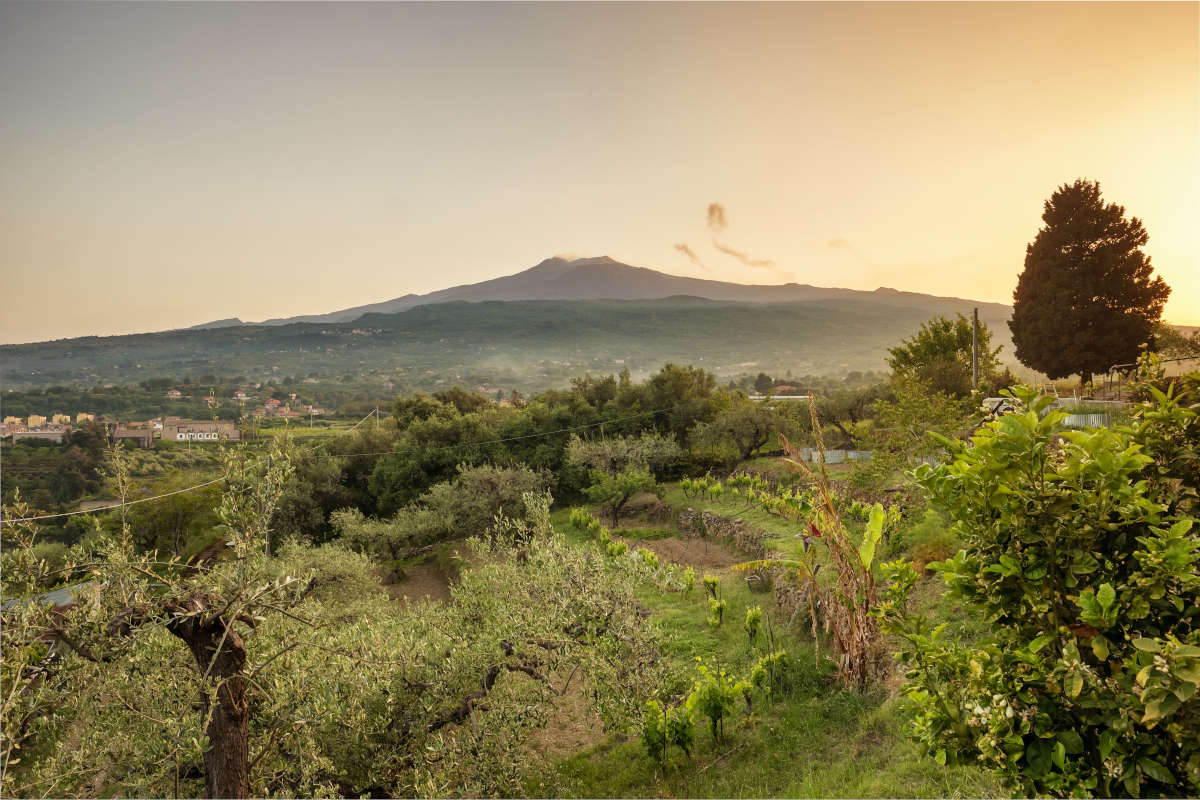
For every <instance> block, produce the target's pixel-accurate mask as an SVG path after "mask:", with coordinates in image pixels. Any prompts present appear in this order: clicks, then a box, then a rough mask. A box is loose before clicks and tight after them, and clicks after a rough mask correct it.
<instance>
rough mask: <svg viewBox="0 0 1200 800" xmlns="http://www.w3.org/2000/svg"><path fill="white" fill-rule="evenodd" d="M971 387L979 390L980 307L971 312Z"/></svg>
mask: <svg viewBox="0 0 1200 800" xmlns="http://www.w3.org/2000/svg"><path fill="white" fill-rule="evenodd" d="M971 388H972V389H973V390H974V391H976V392H978V391H979V309H978V308H976V309H975V310H974V311H972V312H971Z"/></svg>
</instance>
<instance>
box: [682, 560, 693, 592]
mask: <svg viewBox="0 0 1200 800" xmlns="http://www.w3.org/2000/svg"><path fill="white" fill-rule="evenodd" d="M695 588H696V570H695V569H693V568H692V567H690V566H689V567H688V568H687V569H685V570H684V571H683V593H684V595H685V596H687V597H691V595H692V590H693V589H695Z"/></svg>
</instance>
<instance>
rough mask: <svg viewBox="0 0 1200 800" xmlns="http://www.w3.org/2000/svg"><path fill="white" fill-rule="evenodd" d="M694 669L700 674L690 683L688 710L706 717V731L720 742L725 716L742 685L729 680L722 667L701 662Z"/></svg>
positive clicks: (714, 739) (731, 710) (723, 732)
mask: <svg viewBox="0 0 1200 800" xmlns="http://www.w3.org/2000/svg"><path fill="white" fill-rule="evenodd" d="M696 669H697V671H698V672H699V673H700V675H699V677H698V678H696V681H695V683H694V684H692V691H691V694H689V695H688V698H687V701H686V704H687V707H688V709H689V710H690V711H692V712H695V713H699V714H700V715H701V716H704V717H707V718H708V732H709V733H710V734H712V738H713V741H714V742H720V741H721V740H722V739H723V738H724V735H725V718H726V717H728V716H730V715H731V714H732V713H733V707H734V705H735V704H736V702H737V700H738V698H739V697H741V696H742V687H741V686H740V685H735V684H734V683H733V682H732V681H730V679H729V677H728V676H727V675H726V674H725V670H723V669H720V668H715V667H714V668H709V667H708V666H707V665H705V664H703V663H701V664H700V665H699V666H697V668H696Z"/></svg>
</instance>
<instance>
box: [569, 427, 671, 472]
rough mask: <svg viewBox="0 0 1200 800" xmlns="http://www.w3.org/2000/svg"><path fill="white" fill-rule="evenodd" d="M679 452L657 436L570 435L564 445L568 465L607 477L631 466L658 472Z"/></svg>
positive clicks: (661, 437) (667, 439)
mask: <svg viewBox="0 0 1200 800" xmlns="http://www.w3.org/2000/svg"><path fill="white" fill-rule="evenodd" d="M681 452H682V451H680V449H679V445H678V444H676V443H675V440H674V439H669V438H667V437H665V436H662V435H661V434H658V433H643V434H642V435H641V436H636V437H635V436H614V437H612V438H609V439H595V440H584V439H580V438H579V436H577V435H575V434H572V435H571V439H570V441H569V442H568V443H567V461H568V463H571V464H577V465H580V466H584V467H588V468H590V469H592V470H601V471H604V472H608V473H609V474H610V475H616V474H618V473H619V472H622V471H624V470H626V469H628V468H630V467H636V468H641V469H642V470H644V471H648V472H650V473H658V472H659V471H660V470H661V469H662V468H663V467H664V466H665V465H666V464H668V463H669V462H671V461H673V460H674V459H677V458H679V456H680V454H681Z"/></svg>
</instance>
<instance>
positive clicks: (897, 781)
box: [527, 485, 1005, 797]
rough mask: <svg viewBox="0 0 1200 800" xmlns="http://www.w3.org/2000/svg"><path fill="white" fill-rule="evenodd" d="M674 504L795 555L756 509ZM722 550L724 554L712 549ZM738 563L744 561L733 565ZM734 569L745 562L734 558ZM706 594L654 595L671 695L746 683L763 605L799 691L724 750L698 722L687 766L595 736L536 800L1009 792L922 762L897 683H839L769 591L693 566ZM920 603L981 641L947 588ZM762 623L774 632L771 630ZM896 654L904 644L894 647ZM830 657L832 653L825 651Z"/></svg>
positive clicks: (757, 713) (673, 752) (620, 738)
mask: <svg viewBox="0 0 1200 800" xmlns="http://www.w3.org/2000/svg"><path fill="white" fill-rule="evenodd" d="M665 488H666V492H665V494H664V499H665V501H666V502H667V503H668V504H670V505H671V506H672V507H673V508H674V509H676V510H678V509H681V508H686V507H692V508H695V509H696V510H711V511H713V512H715V513H719V514H722V515H726V516H732V515H733V514H735V513H738V512H739V511H742V513H741V517H740V518H741V519H742V520H744V521H745V522H746V523H747V524H749V525H754V526H758V527H760V528H761V529H762V530H763V531H765V532H766V533H767V534H768V536H769V542H770V546H771V547H772V548H774V549H779V550H784V549H785V548H788V547H794V546H795V545H794V544H792V543H793V542H794V541H795V539H794V536H793V534H794V533H795V530H794V529H793V528H792V526H791V525H790V523H787V522H785V521H784V520H781V519H779V518H776V517H773V516H771V515H768V514H766V513H765V512H762V511H761V510H758V509H757V508H755V509H751V510H745V504H744V503H743V502H741V501H736V500H737V499H736V498H734V499H733V500H734V501H736V502H733V501H726V502H718V503H710V502H708V501H707V500H701V499H699V498H684V497H683V495H682V492H681V491H680V490H679V488H678V486H676V485H671V486H667V487H665ZM553 521H554V523H555V527H556V528H557V529H558V530H560V531H564V532H567V535H568V536H569V537H571V538H572V539H573V540H575V541H576V542H577V543H578V544H579V546H583V547H595V546H596V544H595V543H594V542H592V541H589V540H588V539H586V538H585V537H584V535H582V534H579V533H577V532H575V531H573V530H572V529H571V528H570V524H569V522H568V520H567V511H566V510H561V511H557V512H555V514H554V516H553ZM634 525H635V526H634V527H629V528H625V527H622V528H621V529H620V530H619V531H614V534H615V535H619V536H620V537H621V538H623V539H626V540H628V541H629V543H630V546H631V547H633V546H635V543H636V544H639V545H640V543H642V542H649V543H654V542H663V541H665V540H666V537H669V536H674V535H678V534H677V531H675V530H674V529H673V526H672V525H670V524H665V525H664V524H663V523H661V522H656V523H653V525H648V526H647V527H645V528H639V527H636V523H634ZM719 546H721V545H720V544H717V543H714V544H713V547H719ZM734 555H735V556H736V554H734ZM735 560H736V559H735ZM706 574H712V575H715V576H717V577H719V578H720V581H721V591H722V596H723V598H724V599H725V600H726V602H727V604H728V608H727V610H726V612H725V618H724V623H723V624H722V626H721V627H720V628H719V629H716V630H714V629H712V628H711V627H710V625H709V623H708V622H707V620H706V615H707V608H706V599H705V597H704V590H703V588H702V586H701V583H700V579H701V577H703V576H704V575H706ZM696 577H697V583H696V589H695V590H694V591H693V592H692V593H691V595H690V596H685V595H684V594H683V593H681V592H663V591H659V590H658V589H657V588H654V587H652V586H647V587H644V588H643V590H642V591H641V596H640V600H641V602H642V603H643V604H644V605H645V606H646V608H647V609H648V611H649V613H650V615H651V619H652V620H653V621H654V622H655V624H656V625H657V627H658V629H659V631H660V636H661V641H662V644H663V657H664V658H665V659H667V660H668V662H669V664H670V667H671V672H672V674H673V676H674V680H673V683H672V685H671V686H670V687H669V689H668V697H665V698H664V700H670V699H671V697H670V696H672V695H674V696H679V695H681V694H683V693H684V692H686V691H687V690H688V689H689V688H690V685H691V682H692V680H693V679H694V677H695V675H696V667H697V663H698V662H697V659H698V658H699V659H702V660H703V661H704V662H706V663H707V664H709V665H710V666H718V665H719V668H721V669H725V670H727V671H728V672H729V673H730V674H731V675H735V676H741V675H743V674H744V673H746V672H747V671H748V670H749V669H750V667H751V666H752V665H753V663H754V662H755V660H756V659H757V658H758V657H759V656H760V655H761V654H762V653H763V652H764V651H765V644H764V642H763V638H764V636H763V634H761V633H760V635H759V638H758V641H757V643H756V644H751V643H750V642H749V639H748V637H747V635H746V633H745V631H744V630H743V627H742V625H743V620H744V619H745V615H746V609H747V608H749V607H750V606H753V605H760V606H762V608H763V609H764V611H765V612H766V615H767V617H768V618H769V622H770V625H771V628H772V630H773V632H774V637H775V642H776V646H777V647H782V648H784V649H786V650H787V651H788V652H789V654H790V655H791V657H792V663H793V665H794V667H795V670H796V673H795V680H794V683H793V686H792V687H791V689H790V690H789V691H787V692H786V693H782V694H779V695H776V696H774V697H772V698H771V699H770V700H768V701H765V702H759V701H757V700H756V705H755V707H754V709H753V713H750V714H747V713H745V709H744V707H740V708H739V710H738V711H737V712H736V722H735V723H734V724H733V725H732V726H730V727H729V728H728V729H727V731H726V738H725V740H724V741H722V742H721V743H719V744H716V743H714V742H713V740H712V737H711V736H710V735H709V733H708V731H707V730H706V729H705V728H704V726H703V725H702V724H701V723H699V722H698V724H697V730H696V745H697V746H696V749H695V751H694V752H693V753H692V757H691V759H690V761H689V760H687V759H685V757H684V756H683V754H682V753H681V752H680V751H678V750H677V749H674V748H672V749H670V754H669V756H668V759H667V763H666V764H665V766H663V767H660V766H659V765H658V764H656V763H655V762H654V761H652V760H651V759H650V758H649V756H647V754H646V752H645V750H644V748H643V746H642V744H641V742H640V741H639V739H638V736H637V732H636V731H633V732H630V733H628V734H606V735H601V734H598V733H595V732H593V733H592V736H591V737H590V739H588V737H584V738H585V739H587V740H588V742H589V743H588V744H587V746H585V747H584V748H583V749H582V750H580V751H578V752H575V753H573V754H571V755H569V756H567V757H564V758H560V759H558V760H556V761H554V762H553V763H552V764H550V765H548V768H547V770H546V771H545V772H544V773H542V774H541V775H540V777H539V778H538V779H537V780H535V781H532V782H531V783H530V784H529V785H528V786H527V793H528V794H531V795H540V796H566V797H767V796H784V797H981V796H983V797H994V796H1001V795H1004V794H1005V792H1004V790H1003V787H1002V786H1001V785H1000V784H999V782H998V781H997V780H996V779H995V776H994V775H992V774H990V773H988V772H985V771H983V770H980V769H975V768H966V767H960V768H947V767H943V766H940V765H938V764H937V763H936V762H934V761H933V759H931V758H928V757H923V756H922V755H921V754H920V752H919V751H918V748H917V746H916V744H915V743H913V742H912V741H910V740H909V739H908V738H907V736H906V735H905V732H904V719H903V714H902V711H901V708H900V705H901V700H900V697H899V691H898V687H899V684H900V680H899V678H898V677H897V676H893V678H892V679H891V680H889V681H887V682H885V684H884V685H883V686H880V687H877V688H875V689H874V690H871V691H868V692H865V693H860V692H856V691H852V690H847V689H844V688H841V687H839V686H838V685H837V683H836V681H835V679H834V674H833V672H834V671H833V667H832V665H831V664H830V663H829V661H828V660H827V659H825V658H824V655H825V651H823V650H822V651H821V652H818V651H817V648H816V643H815V642H814V641H813V639H812V637H811V636H810V635H809V634H808V632H807V625H806V624H804V623H801V622H799V621H798V622H797V623H796V624H794V625H792V626H788V625H787V620H782V619H780V618H779V615H778V612H777V611H776V610H775V607H774V604H773V602H772V601H771V595H769V594H753V593H751V592H750V591H749V589H748V588H747V586H746V583H745V580H744V579H743V577H742V576H741V575H740V574H737V573H734V572H733V571H732V570H730V569H729V567H728V566H723V567H722V566H713V565H712V562H711V561H710V564H709V566H704V567H696ZM914 602H915V604H916V605H917V606H918V607H920V608H922V609H923V610H926V611H927V612H929V613H931V614H932V615H934V616H937V617H940V618H942V619H944V620H946V621H948V622H950V623H951V626H952V627H954V628H957V629H958V630H960V631H961V632H962V633H963V634H964V635H966V636H967V637H968V638H974V637H975V636H977V635H978V634H979V633H981V632H982V630H983V626H982V624H981V623H980V622H979V621H978V620H972V619H968V618H965V617H964V616H963V613H962V610H961V609H958V608H955V607H953V606H951V605H949V603H948V602H947V601H946V600H945V598H944V596H943V593H942V591H941V584H940V580H939V579H926V580H925V581H923V582H922V583H921V584H920V585H919V587H918V589H917V592H916V597H915V600H914ZM765 625H766V621H764V628H765ZM893 644H894V643H893ZM821 646H822V647H826V646H827V645H826V644H825V643H822V645H821Z"/></svg>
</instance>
